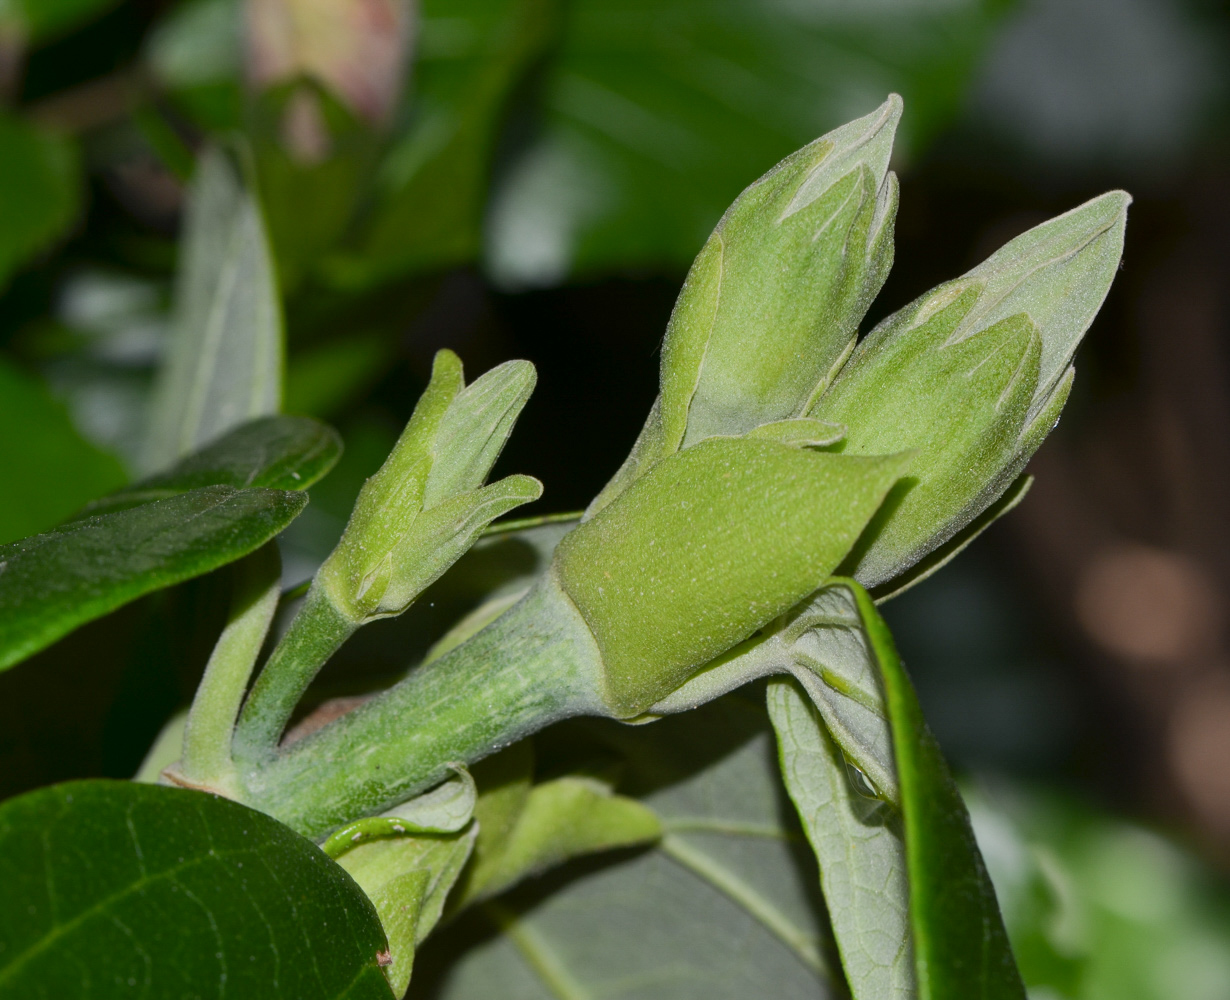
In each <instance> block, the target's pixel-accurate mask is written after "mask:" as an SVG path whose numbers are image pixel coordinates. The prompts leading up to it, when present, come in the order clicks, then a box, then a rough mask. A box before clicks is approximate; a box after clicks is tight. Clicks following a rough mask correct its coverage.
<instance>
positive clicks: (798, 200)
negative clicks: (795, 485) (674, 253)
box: [591, 94, 901, 513]
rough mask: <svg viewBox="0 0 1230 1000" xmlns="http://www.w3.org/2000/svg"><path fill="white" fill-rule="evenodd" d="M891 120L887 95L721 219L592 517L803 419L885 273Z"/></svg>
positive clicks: (795, 157)
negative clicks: (709, 452)
mask: <svg viewBox="0 0 1230 1000" xmlns="http://www.w3.org/2000/svg"><path fill="white" fill-rule="evenodd" d="M900 117H901V99H900V98H899V97H897V96H896V95H895V94H894V95H893V96H891V97H890V98H889V99H888V100H887V101H886V102H885V103H884V104H883V105H882V106H881V107H880V108H878V109H877V110H876V111H874V112H872V113H871V114H869V115H867V116H866V117H864V118H859V119H858V120H856V121H853V122H850V123H849V124H848V125H843V126H842V127H841V128H839V129H837V130H835V131H833V132H830V133H828V134H827V135H825V136H822V137H821V138H819V139H817V140H816V141H815V142H813V143H811V144H810V145H808V146H805V147H804V148H803V149H801V150H799V151H798V152H796V153H793V154H792V155H790V156H788V157H787V158H786V159H785V160H783V161H782V162H781V163H779V164H778V165H777V166H776V167H774V168H773V169H772V170H771V171H769V173H767V174H765V176H764V177H762V178H760V180H758V181H756V183H754V184H753V185H751V186H750V187H749V188H748V189H747V190H746V191H744V192H743V193H742V194H741V195H740V196H739V198H738V200H736V201H735V203H734V204H733V205H732V206H731V207H730V209H729V210H728V211H727V212H726V214H725V215H724V216H723V217H722V220H721V221H720V222H719V223H718V225H717V228H716V229H714V231H713V235H712V236H710V237H709V241H708V242H707V243H706V244H705V246H704V248H703V249H702V250H701V252H700V254H699V255H698V256H697V258H696V261H695V262H694V263H693V265H692V269H691V271H690V272H689V273H688V278H687V281H686V282H685V284H684V287H683V290H682V291H681V292H680V293H679V299H678V301H677V302H676V303H675V309H674V312H673V313H672V315H671V320H670V324H669V326H668V327H667V332H666V341H665V343H664V345H663V348H662V373H661V394H660V396H659V398H658V402H657V403H656V404H655V407H654V410H653V411H652V412H651V414H650V418H649V420H648V422H647V423H646V425H645V429H644V430H643V431H642V434H641V438H640V440H638V442H637V445H636V448H635V449H634V450H633V453H632V455H631V456H630V457H629V459H628V462H627V463H626V464H625V466H624V467H623V468H622V469H621V470H620V471H619V473H618V474H617V475H616V477H615V479H613V480H612V482H611V484H610V485H609V486H608V487H607V489H606V490H604V491H603V493H602V494H601V495H600V496H599V497H598V499H597V500H595V502H594V505H593V507H592V508H591V513H593V512H596V511H597V510H598V509H600V508H601V507H602V506H604V505H605V504H606V503H609V502H610V500H612V499H613V498H614V497H615V496H617V495H618V494H619V493H620V492H621V491H622V490H623V489H625V488H626V487H627V485H628V484H629V483H630V482H632V480H634V479H635V478H637V476H639V475H642V474H643V473H644V472H645V471H647V470H648V468H649V467H650V466H652V464H653V463H654V462H656V461H658V460H659V459H660V458H663V457H664V456H666V455H669V454H673V453H674V452H676V451H679V450H680V449H681V448H686V447H689V446H691V445H693V444H695V443H696V442H698V441H701V440H704V439H705V438H707V437H712V436H714V435H741V434H745V433H747V432H748V431H751V430H753V429H754V428H756V427H758V426H759V425H761V424H765V423H770V422H776V421H781V420H786V419H789V418H793V417H800V416H802V415H803V414H804V411H805V410H806V408H807V405H808V403H809V401H810V400H811V399H812V397H813V396H814V395H815V394H816V393H817V391H819V389H821V388H823V386H824V385H825V384H826V383H827V380H828V379H829V377H830V376H831V374H832V372H833V369H834V366H835V365H837V363H838V362H839V361H840V360H841V359H842V358H844V357H845V356H846V354H847V353H848V351H849V349H850V347H851V346H852V345H853V339H854V336H855V332H856V330H857V327H858V324H859V321H860V320H861V319H862V317H863V314H864V313H865V312H866V310H867V307H868V306H869V305H870V303H871V300H872V299H873V298H874V297H875V295H876V293H877V292H878V291H879V290H880V286H881V285H882V284H883V283H884V279H885V277H886V276H887V274H888V269H889V267H890V266H891V264H892V255H893V241H892V229H893V220H894V218H895V216H896V211H897V182H896V178H895V177H894V176H893V175H892V174H891V173H889V171H888V161H889V157H890V156H891V154H892V146H893V136H894V134H895V132H896V129H897V122H898V120H899V119H900Z"/></svg>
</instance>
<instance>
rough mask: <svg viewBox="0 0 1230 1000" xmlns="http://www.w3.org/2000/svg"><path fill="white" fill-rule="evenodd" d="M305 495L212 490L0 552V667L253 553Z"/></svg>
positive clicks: (104, 516)
mask: <svg viewBox="0 0 1230 1000" xmlns="http://www.w3.org/2000/svg"><path fill="white" fill-rule="evenodd" d="M306 504H307V497H306V496H305V495H304V494H303V493H289V492H283V491H281V490H267V489H247V490H237V489H233V488H231V487H229V486H209V487H206V488H204V489H199V490H193V491H192V492H190V493H184V494H181V495H180V496H175V497H170V498H168V499H166V500H156V501H154V502H152V503H147V504H142V505H141V506H140V507H136V508H133V509H131V510H123V511H118V512H116V513H114V514H102V515H99V516H97V517H91V518H87V519H86V520H84V521H76V522H73V523H71V524H67V525H65V526H64V527H62V528H57V529H56V530H55V531H49V532H47V533H46V534H43V535H35V536H34V537H32V538H26V539H23V540H22V541H19V542H13V543H12V544H10V545H4V546H0V670H2V669H4V668H6V667H11V666H12V665H13V664H14V663H17V662H19V661H20V660H23V659H25V658H26V657H27V656H30V655H31V654H33V653H36V652H38V650H40V649H42V648H43V647H44V646H48V645H50V644H51V643H53V642H55V641H56V640H57V639H59V638H60V637H61V636H63V635H66V634H67V633H69V632H71V631H72V630H73V629H75V628H77V626H79V625H83V624H85V623H86V622H88V621H92V620H93V619H95V618H99V617H101V616H102V615H105V614H107V613H109V612H111V611H114V610H115V609H116V608H118V607H121V606H122V605H124V604H127V603H128V602H129V601H132V600H135V599H136V598H138V597H140V596H142V595H143V594H148V593H150V592H151V591H154V590H159V589H161V588H163V587H169V586H171V585H172V584H176V583H180V582H181V581H183V580H187V579H190V578H191V577H194V576H200V575H201V574H202V573H208V572H209V571H210V570H214V569H217V568H218V567H219V566H224V565H226V564H227V563H229V562H233V561H234V560H236V559H238V558H240V557H241V556H245V555H247V554H248V553H249V552H252V551H253V550H255V549H257V548H259V547H260V546H261V545H263V544H264V543H265V542H267V541H269V539H271V538H273V537H274V536H275V535H276V534H278V533H279V532H280V531H281V530H282V529H283V528H285V527H286V526H287V525H288V524H289V523H290V522H291V521H292V520H294V518H295V517H296V515H298V514H299V512H300V511H301V510H303V508H304V506H305V505H306Z"/></svg>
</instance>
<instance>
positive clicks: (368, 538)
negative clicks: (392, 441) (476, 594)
mask: <svg viewBox="0 0 1230 1000" xmlns="http://www.w3.org/2000/svg"><path fill="white" fill-rule="evenodd" d="M534 382H535V374H534V366H533V365H531V364H530V363H529V362H528V361H510V362H508V363H506V364H503V365H500V366H499V367H497V368H493V369H492V370H491V371H489V372H487V374H485V375H484V376H482V378H480V379H479V380H478V381H477V382H475V383H474V384H473V385H471V386H466V385H465V382H464V379H463V377H462V369H461V362H460V360H459V359H458V358H457V356H456V355H455V354H453V353H452V352H451V351H440V352H439V353H438V354H437V355H436V359H435V364H434V365H433V367H432V373H431V382H430V383H429V384H428V386H427V389H426V391H425V392H424V393H423V395H422V397H421V398H420V399H419V402H418V405H417V406H416V407H415V409H414V414H413V415H412V416H411V418H410V422H409V423H408V424H407V425H406V429H405V430H404V431H403V432H402V435H401V437H400V438H399V439H398V441H397V444H396V445H395V446H394V448H393V451H392V453H391V454H390V455H389V457H388V459H387V460H386V461H385V463H384V465H382V466H381V467H380V470H379V471H378V472H377V473H376V474H375V475H374V476H372V477H371V478H370V479H369V480H368V481H367V482H366V483H365V484H364V486H363V489H362V490H361V491H360V493H359V498H358V501H357V502H356V503H355V508H354V513H353V514H352V515H351V518H350V523H349V524H348V525H347V526H346V531H345V533H344V534H343V535H342V539H341V541H340V542H338V545H337V548H336V549H334V550H333V553H332V554H331V555H330V556H329V558H328V559H327V560H326V561H325V564H324V565H323V566H322V567H321V569H320V573H319V574H318V578H317V579H318V581H319V583H320V585H321V586H322V587H324V588H325V590H326V591H327V592H328V594H329V597H330V600H331V601H332V603H333V604H334V605H335V606H336V607H338V608H339V609H342V610H343V612H344V613H346V614H347V615H348V616H349V617H351V618H353V619H356V620H367V619H372V618H381V617H386V616H389V615H397V614H401V612H403V611H404V610H405V609H406V608H407V607H408V606H409V605H410V603H411V602H412V601H413V600H414V598H415V597H417V596H418V595H419V594H420V593H422V591H423V590H424V589H425V588H426V587H427V586H428V585H429V584H431V583H432V582H433V581H435V580H436V579H437V578H438V577H439V576H440V575H441V574H442V573H443V572H444V571H445V570H446V569H448V568H449V567H450V566H451V565H452V564H453V563H454V562H456V561H457V559H458V558H460V557H461V555H462V554H463V553H464V552H465V551H466V550H467V549H468V548H469V547H470V546H471V545H472V544H473V543H474V542H475V540H477V538H478V536H479V535H480V534H481V533H482V531H483V530H484V529H485V528H486V527H487V525H488V524H490V523H491V522H492V521H493V520H494V519H495V518H497V517H499V516H501V515H502V514H505V513H507V512H508V511H510V510H512V509H513V508H515V507H518V506H520V505H521V504H523V503H528V502H529V501H531V500H536V499H538V497H539V496H541V495H542V484H541V483H539V482H538V480H536V479H534V478H533V477H531V476H509V477H508V478H506V479H501V480H500V481H499V482H496V483H492V484H491V485H489V486H483V485H482V483H483V480H484V479H486V477H487V473H488V472H489V471H490V470H491V466H492V465H493V464H494V463H495V460H496V458H498V457H499V454H500V451H501V450H502V449H503V447H504V443H505V442H506V441H507V440H508V435H509V434H510V433H511V432H512V428H513V424H514V423H515V422H516V419H517V417H518V415H519V414H520V413H521V409H522V407H524V406H525V403H526V400H528V399H529V396H530V393H531V392H532V391H533V388H534Z"/></svg>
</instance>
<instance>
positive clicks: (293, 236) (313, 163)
mask: <svg viewBox="0 0 1230 1000" xmlns="http://www.w3.org/2000/svg"><path fill="white" fill-rule="evenodd" d="M247 132H248V135H249V137H250V139H251V142H252V150H253V153H254V157H255V162H256V171H257V176H258V177H259V178H260V191H261V201H262V204H263V206H264V209H265V218H266V221H267V222H268V224H269V236H270V241H271V243H272V245H273V249H274V253H275V255H276V257H277V262H278V277H279V280H280V281H281V283H282V286H283V287H284V288H285V289H287V290H288V291H293V290H295V289H297V288H298V287H299V285H300V283H301V282H302V281H303V279H304V278H305V277H306V276H307V275H308V274H309V273H310V272H311V271H312V270H313V269H314V268H315V267H316V265H317V263H318V262H319V261H320V259H321V257H322V255H324V254H325V253H327V252H328V251H330V250H331V249H332V248H333V247H334V245H335V244H336V243H337V241H338V240H339V239H340V238H341V237H342V236H343V234H344V233H345V232H346V231H347V229H348V227H349V226H350V224H351V221H352V219H353V217H354V214H355V211H356V209H357V207H358V205H359V204H360V203H361V202H362V201H363V199H364V198H365V197H366V196H367V195H368V187H369V181H370V176H371V173H372V171H373V169H374V167H375V164H376V158H377V154H378V153H379V150H380V145H381V139H382V136H381V135H380V133H379V132H378V131H377V130H376V129H375V128H373V127H372V126H371V125H369V124H368V123H367V122H365V121H363V120H362V119H361V118H359V117H358V116H357V115H356V114H354V113H353V112H352V111H351V110H350V109H349V108H347V107H346V106H345V105H344V104H343V103H342V102H341V101H340V100H338V98H336V97H335V96H334V95H333V94H332V93H331V92H330V91H328V90H326V89H325V88H324V87H323V86H322V85H321V84H319V83H317V82H316V81H315V80H313V79H310V78H308V79H304V80H302V81H298V82H292V83H285V84H280V85H278V86H275V87H273V88H271V89H270V90H267V91H265V92H264V93H262V94H259V95H256V96H253V97H252V98H251V99H250V100H249V102H248V115H247ZM305 206H310V209H309V210H305Z"/></svg>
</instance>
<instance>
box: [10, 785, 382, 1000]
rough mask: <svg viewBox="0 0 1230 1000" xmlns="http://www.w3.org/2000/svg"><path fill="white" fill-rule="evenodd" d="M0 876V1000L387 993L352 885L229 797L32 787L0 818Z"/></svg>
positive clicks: (367, 909) (376, 943) (374, 932)
mask: <svg viewBox="0 0 1230 1000" xmlns="http://www.w3.org/2000/svg"><path fill="white" fill-rule="evenodd" d="M0 871H3V873H4V881H5V885H6V888H7V890H8V891H7V892H6V894H5V896H4V898H3V900H2V901H0V945H2V947H0V997H18V996H31V995H36V994H37V995H56V996H74V995H83V994H84V993H86V992H88V993H89V995H91V996H98V997H104V998H105V997H112V996H114V997H120V996H130V995H132V991H133V989H134V987H139V986H143V987H144V988H145V992H146V994H147V995H155V996H169V995H180V994H181V992H183V991H190V992H196V991H199V990H200V989H201V987H202V986H203V985H204V984H206V983H209V982H211V981H215V982H219V983H220V985H222V984H225V988H226V990H227V991H228V992H231V991H234V992H235V994H236V995H241V996H242V995H252V996H268V997H278V998H280V997H286V998H288V1000H289V998H291V997H294V998H296V1000H299V998H302V1000H309V998H320V1000H332V998H340V997H362V998H387V997H388V995H389V993H388V988H387V987H386V986H385V984H384V980H383V977H382V976H381V974H380V971H379V967H378V965H377V953H378V952H379V951H380V950H381V949H383V947H384V936H383V933H382V932H381V930H380V924H379V921H378V920H377V918H376V914H375V912H374V911H373V909H372V907H371V904H370V903H369V902H368V901H367V899H366V898H365V897H364V896H363V894H362V892H361V890H360V889H359V888H358V886H357V885H355V884H354V882H353V881H351V880H350V878H349V877H348V876H347V875H346V874H345V873H344V872H343V871H342V870H341V869H340V868H338V867H337V866H336V865H334V864H333V863H332V862H330V861H328V859H327V858H325V856H324V855H323V854H322V853H321V852H320V851H319V850H318V849H317V848H316V847H315V846H314V845H313V844H311V843H310V842H309V841H307V840H304V839H303V838H301V837H299V836H298V835H297V834H295V833H293V832H292V831H290V830H289V829H287V828H286V827H283V826H282V825H281V824H279V823H277V822H276V821H274V820H272V819H270V818H269V817H267V816H264V815H263V814H261V813H257V812H254V811H252V810H250V809H247V808H246V807H244V806H240V805H238V804H237V803H233V802H230V801H228V800H226V799H220V798H215V797H213V796H207V795H204V794H202V793H199V792H190V791H185V790H182V789H172V788H165V787H161V786H155V785H139V784H134V783H129V782H113V781H81V782H70V783H68V784H64V785H56V786H53V787H51V788H45V789H40V790H39V791H36V792H31V793H29V794H27V795H23V796H20V797H18V798H16V799H11V800H9V801H8V802H6V803H4V804H3V805H2V806H0ZM292 886H293V889H292V888H291V887H292ZM330 925H331V926H330ZM66 955H68V956H72V959H71V960H68V961H66V960H65V956H66ZM258 955H259V958H260V961H257V958H258Z"/></svg>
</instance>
